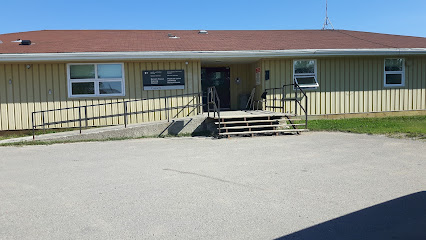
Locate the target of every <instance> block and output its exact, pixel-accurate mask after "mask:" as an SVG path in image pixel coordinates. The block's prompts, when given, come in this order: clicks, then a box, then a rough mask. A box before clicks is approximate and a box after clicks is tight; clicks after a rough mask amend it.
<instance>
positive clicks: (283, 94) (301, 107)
mask: <svg viewBox="0 0 426 240" xmlns="http://www.w3.org/2000/svg"><path fill="white" fill-rule="evenodd" d="M290 86H292V87H293V89H294V90H295V97H294V98H285V88H286V87H290ZM265 91H270V92H272V94H273V96H274V97H273V98H272V99H271V101H272V105H270V106H268V105H267V103H265V108H272V109H274V108H279V109H281V112H284V107H285V104H284V102H285V101H294V113H295V115H296V116H297V106H299V107H300V109H301V110H302V111H303V112H304V113H305V128H306V129H307V128H308V96H307V95H306V93H305V91H303V89H302V88H301V87H300V86H299V84H297V83H296V82H295V83H291V84H284V85H283V86H282V87H281V88H268V89H265ZM277 91H279V92H280V94H281V98H276V92H277ZM298 91H300V92H301V93H302V97H301V98H300V100H299V99H298ZM303 98H304V99H305V107H303V105H302V102H301V100H302V99H303ZM276 101H279V102H280V103H281V104H280V106H276Z"/></svg>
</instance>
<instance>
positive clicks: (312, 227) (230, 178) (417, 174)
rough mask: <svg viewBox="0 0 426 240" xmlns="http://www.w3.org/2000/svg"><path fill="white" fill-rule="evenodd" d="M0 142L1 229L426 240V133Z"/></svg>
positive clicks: (3, 235) (37, 234)
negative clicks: (425, 136) (424, 136)
mask: <svg viewBox="0 0 426 240" xmlns="http://www.w3.org/2000/svg"><path fill="white" fill-rule="evenodd" d="M0 152H1V154H0V239H20V240H22V239H32V240H33V239H275V238H281V239H367V240H368V239H426V231H425V228H424V226H425V225H426V192H425V190H426V174H425V173H426V143H425V142H422V141H411V140H405V139H393V138H387V137H384V136H369V135H362V134H346V133H315V132H314V133H304V134H302V135H298V136H297V135H288V136H277V137H255V138H231V139H211V138H165V139H160V138H155V139H136V140H124V141H109V142H86V143H70V144H54V145H48V146H44V145H43V146H24V147H1V148H0Z"/></svg>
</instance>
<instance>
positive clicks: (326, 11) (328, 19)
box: [322, 0, 334, 30]
mask: <svg viewBox="0 0 426 240" xmlns="http://www.w3.org/2000/svg"><path fill="white" fill-rule="evenodd" d="M329 25H331V29H333V30H334V26H333V24H332V23H331V21H330V18H328V0H326V1H325V21H324V25H322V30H326V29H328V26H329Z"/></svg>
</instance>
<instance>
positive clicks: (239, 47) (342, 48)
mask: <svg viewBox="0 0 426 240" xmlns="http://www.w3.org/2000/svg"><path fill="white" fill-rule="evenodd" d="M293 83H298V84H299V85H300V87H301V88H302V89H304V90H305V92H306V93H307V97H308V103H309V104H308V107H307V111H308V114H309V115H324V114H349V113H370V112H401V111H424V110H425V109H426V38H421V37H409V36H397V35H388V34H378V33H369V32H357V31H346V30H277V31H272V30H265V31H264V30H250V31H246V30H244V31H234V30H232V31H210V30H209V31H205V30H200V31H198V30H197V31H190V30H169V31H165V30H161V31H160V30H159V31H154V30H134V31H133V30H131V31H130V30H129V31H128V30H44V31H31V32H18V33H10V34H1V35H0V130H16V129H31V127H32V121H33V117H32V112H37V111H44V110H53V109H63V108H68V109H64V110H61V111H50V112H46V113H43V114H41V115H40V114H39V115H37V114H35V115H34V122H35V124H39V123H40V122H41V121H56V122H59V123H58V124H56V125H52V126H51V127H70V126H76V124H77V123H76V122H65V121H66V120H67V119H68V120H69V119H73V118H76V117H77V115H80V116H81V115H83V117H84V116H86V117H87V118H88V119H89V121H88V122H87V124H88V125H111V124H119V123H122V122H123V116H119V117H116V118H97V117H99V116H103V115H108V114H114V113H120V112H122V110H121V109H123V107H122V106H121V105H120V106H119V105H118V104H116V105H114V104H113V103H114V102H123V101H131V102H128V103H127V104H128V105H127V106H126V109H125V110H123V111H127V112H129V113H131V112H138V113H136V114H133V115H130V116H129V119H128V121H129V123H137V122H144V121H156V120H161V119H165V118H166V117H170V116H169V115H168V114H171V115H175V114H177V115H179V116H180V115H188V114H196V113H195V112H194V111H190V110H185V111H186V112H185V111H184V112H182V111H179V106H183V105H185V104H188V103H190V102H205V101H206V99H205V98H203V97H202V95H203V94H200V93H202V92H205V91H206V89H207V87H209V86H215V87H216V89H217V92H218V95H219V97H220V100H221V108H222V109H227V110H238V109H244V108H245V107H246V102H247V99H248V96H249V95H250V93H251V92H252V90H253V89H255V91H254V92H255V95H254V98H255V99H256V100H257V99H260V96H261V94H262V93H263V92H264V91H265V90H267V91H268V89H271V88H281V87H282V86H283V85H286V84H293ZM184 94H185V95H184ZM292 94H294V89H293V88H292V87H291V88H287V89H286V90H282V91H276V92H272V91H269V92H268V96H272V97H273V98H275V99H280V98H285V97H286V96H290V95H292ZM178 95H179V96H178ZM166 96H174V97H171V98H170V99H168V100H165V101H163V99H164V98H161V97H166ZM138 99H152V100H148V101H132V100H138ZM194 99H195V100H194ZM101 103H105V105H100V106H99V104H101ZM273 104H275V105H277V106H279V107H282V108H280V109H277V110H276V111H278V110H281V111H284V112H288V113H292V112H294V111H295V109H294V108H295V107H294V104H292V103H283V102H280V101H278V100H277V102H276V103H275V102H274V103H273ZM90 105H97V106H96V107H95V106H90ZM166 105H167V106H169V107H170V106H171V107H176V109H173V110H172V112H171V113H167V112H166V111H163V112H161V111H160V112H156V111H149V110H150V109H156V108H161V107H164V106H166ZM78 106H89V107H86V108H85V109H84V112H83V113H82V112H81V111H82V110H81V109H79V108H73V107H78ZM77 109H79V110H77ZM197 110H198V109H197ZM78 111H80V112H78ZM144 111H145V112H144Z"/></svg>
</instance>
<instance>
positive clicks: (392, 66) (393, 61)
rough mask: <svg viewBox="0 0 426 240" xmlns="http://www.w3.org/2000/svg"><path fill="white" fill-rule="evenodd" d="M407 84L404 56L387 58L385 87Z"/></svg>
mask: <svg viewBox="0 0 426 240" xmlns="http://www.w3.org/2000/svg"><path fill="white" fill-rule="evenodd" d="M403 86H405V64H404V59H403V58H387V59H385V87H403Z"/></svg>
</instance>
